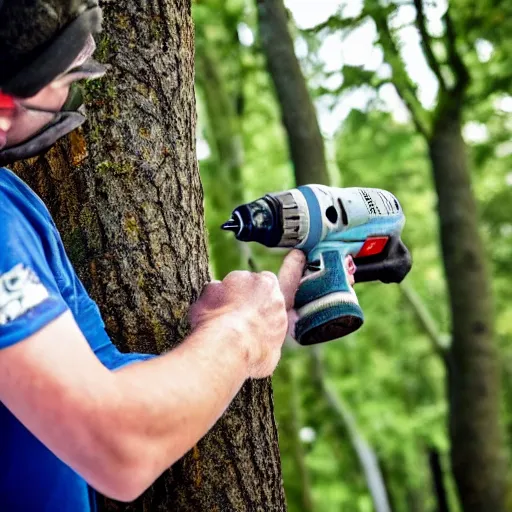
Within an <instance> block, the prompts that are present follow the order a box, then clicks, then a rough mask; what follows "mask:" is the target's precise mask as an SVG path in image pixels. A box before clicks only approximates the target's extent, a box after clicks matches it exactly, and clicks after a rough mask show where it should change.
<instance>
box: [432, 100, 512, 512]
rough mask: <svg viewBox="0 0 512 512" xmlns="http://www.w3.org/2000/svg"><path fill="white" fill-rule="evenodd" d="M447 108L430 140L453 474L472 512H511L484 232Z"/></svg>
mask: <svg viewBox="0 0 512 512" xmlns="http://www.w3.org/2000/svg"><path fill="white" fill-rule="evenodd" d="M453 103H454V102H453V101H452V103H451V104H450V102H448V101H447V102H446V103H445V105H444V107H443V106H442V107H441V109H440V111H439V113H438V115H437V119H436V122H435V125H434V130H433V135H432V137H431V138H430V141H429V148H430V157H431V160H432V168H433V173H434V179H435V186H436V190H437V195H438V210H439V219H440V230H441V244H442V250H443V261H444V267H445V273H446V279H447V282H448V289H449V296H450V305H451V312H452V331H453V335H452V345H451V349H450V352H449V355H448V394H449V402H450V413H449V414H450V418H449V425H450V428H449V430H450V438H451V457H452V465H453V472H454V476H455V480H456V483H457V487H458V491H459V495H460V499H461V502H462V504H463V508H464V510H465V511H466V512H480V511H481V512H484V511H485V512H488V511H490V510H492V511H493V512H501V511H504V510H505V504H504V497H505V482H506V471H505V464H504V454H505V452H504V444H503V437H502V432H501V428H500V420H499V418H500V369H499V366H498V359H497V354H496V348H495V345H494V340H493V334H494V333H493V330H494V318H493V304H492V295H491V289H490V275H489V272H488V270H487V263H486V253H485V250H484V247H483V243H482V239H481V237H480V234H479V230H478V214H477V208H476V202H475V198H474V196H473V192H472V189H471V183H470V172H469V167H468V162H467V157H466V148H465V144H464V141H463V138H462V134H461V119H460V108H458V107H456V106H453Z"/></svg>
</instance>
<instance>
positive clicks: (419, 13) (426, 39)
mask: <svg viewBox="0 0 512 512" xmlns="http://www.w3.org/2000/svg"><path fill="white" fill-rule="evenodd" d="M414 6H415V7H416V27H417V28H418V31H419V33H420V36H421V41H420V44H421V48H422V50H423V53H424V54H425V58H426V59H427V62H428V65H429V66H430V69H431V70H432V72H433V73H434V75H436V77H437V80H438V81H439V87H440V88H441V90H443V91H445V90H446V82H445V80H444V78H443V74H442V72H441V66H440V65H439V62H438V60H437V58H436V56H435V55H434V50H433V48H432V39H431V37H430V34H429V33H428V30H427V24H426V18H425V13H424V12H423V0H414Z"/></svg>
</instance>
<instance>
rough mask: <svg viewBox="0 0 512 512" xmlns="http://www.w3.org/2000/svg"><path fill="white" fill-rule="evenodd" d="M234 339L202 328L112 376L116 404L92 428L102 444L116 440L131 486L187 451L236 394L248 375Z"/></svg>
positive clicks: (223, 330) (224, 328)
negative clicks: (132, 474)
mask: <svg viewBox="0 0 512 512" xmlns="http://www.w3.org/2000/svg"><path fill="white" fill-rule="evenodd" d="M240 336H241V333H240V332H238V331H236V330H235V329H233V328H231V327H230V326H228V325H226V323H220V322H218V323H216V324H214V325H208V326H203V327H200V328H199V329H197V330H196V331H195V332H193V333H192V334H191V335H190V336H189V337H188V338H187V339H186V340H185V341H184V342H183V344H182V345H181V346H180V347H178V348H176V349H175V350H173V351H172V352H169V353H168V354H166V355H163V356H161V357H158V358H155V359H153V360H151V361H146V362H143V363H139V364H133V365H131V366H128V367H125V368H123V369H121V370H119V371H117V372H116V386H115V387H116V390H117V393H116V397H117V399H116V403H115V404H113V406H112V408H111V409H110V411H111V412H110V413H109V414H107V415H105V416H104V417H103V419H102V420H101V421H102V424H101V425H98V426H99V427H100V428H101V432H103V433H104V434H106V436H107V437H106V438H105V439H104V441H105V442H106V443H107V444H108V443H109V442H110V441H109V438H110V437H111V436H112V435H114V436H116V437H117V438H118V439H121V440H122V442H123V447H124V449H123V452H124V453H123V456H128V460H127V461H126V464H127V465H128V466H129V465H130V464H132V463H133V464H134V466H136V468H137V469H136V470H135V471H140V477H138V480H142V481H141V482H138V483H137V486H139V485H140V486H141V487H142V488H145V487H147V486H149V485H150V484H151V483H152V482H153V481H154V480H155V479H156V478H157V477H158V476H159V475H160V474H161V473H162V472H163V471H164V470H165V469H167V468H168V467H169V466H171V465H172V464H173V463H174V462H175V461H176V460H178V459H179V458H181V457H182V456H183V455H184V454H185V453H186V452H187V451H188V450H189V449H191V448H192V447H193V445H194V444H195V443H196V442H197V441H198V440H199V439H200V438H201V437H203V436H204V434H205V433H206V432H207V431H208V430H209V429H210V428H211V427H212V426H213V425H214V424H215V422H216V421H217V420H218V418H219V417H220V416H221V415H222V413H223V412H224V411H225V409H226V408H227V407H228V405H229V404H230V402H231V401H232V399H233V398H234V396H235V395H236V394H237V392H238V391H239V390H240V388H241V386H242V385H243V383H244V381H245V380H246V379H247V376H248V374H249V373H248V361H247V356H246V354H245V353H244V351H243V348H242V343H240V339H239V338H240ZM141 461H142V463H143V467H142V468H141V466H140V464H141ZM141 490H142V489H141Z"/></svg>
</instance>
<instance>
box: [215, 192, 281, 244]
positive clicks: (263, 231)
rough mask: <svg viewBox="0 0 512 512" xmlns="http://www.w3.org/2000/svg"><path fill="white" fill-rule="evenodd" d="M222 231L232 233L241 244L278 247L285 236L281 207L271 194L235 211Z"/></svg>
mask: <svg viewBox="0 0 512 512" xmlns="http://www.w3.org/2000/svg"><path fill="white" fill-rule="evenodd" d="M222 229H223V230H225V231H232V232H233V233H234V234H235V236H236V238H237V239H238V240H240V241H241V242H259V243H260V244H263V245H265V246H267V247H276V246H277V245H278V244H279V241H280V240H281V237H282V234H283V223H282V217H281V205H280V203H279V201H277V200H276V199H275V198H274V197H273V196H271V195H270V194H269V195H266V196H265V197H262V198H261V199H258V200H257V201H253V202H252V203H248V204H243V205H242V206H239V207H238V208H236V210H234V211H233V213H232V216H231V219H229V220H228V221H227V222H226V223H224V224H223V225H222Z"/></svg>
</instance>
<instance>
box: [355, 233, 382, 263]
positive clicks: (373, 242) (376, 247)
mask: <svg viewBox="0 0 512 512" xmlns="http://www.w3.org/2000/svg"><path fill="white" fill-rule="evenodd" d="M388 240H389V237H387V236H376V237H372V238H367V239H366V241H365V242H364V245H363V247H361V250H360V251H359V252H358V254H357V256H356V258H367V257H368V256H375V255H377V254H380V253H381V252H382V251H383V250H384V248H385V247H386V244H387V243H388Z"/></svg>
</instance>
